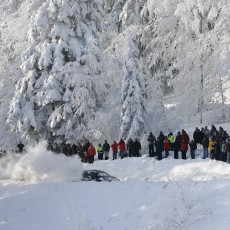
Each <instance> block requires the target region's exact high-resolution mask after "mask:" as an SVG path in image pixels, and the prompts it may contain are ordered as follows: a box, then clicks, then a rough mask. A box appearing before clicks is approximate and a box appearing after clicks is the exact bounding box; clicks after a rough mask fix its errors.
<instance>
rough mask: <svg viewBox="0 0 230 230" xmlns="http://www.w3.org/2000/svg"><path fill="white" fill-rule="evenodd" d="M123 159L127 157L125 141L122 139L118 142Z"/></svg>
mask: <svg viewBox="0 0 230 230" xmlns="http://www.w3.org/2000/svg"><path fill="white" fill-rule="evenodd" d="M118 147H119V150H120V156H121V159H123V158H124V157H125V142H124V141H123V140H122V139H121V140H120V141H119V143H118Z"/></svg>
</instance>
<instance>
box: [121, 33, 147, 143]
mask: <svg viewBox="0 0 230 230" xmlns="http://www.w3.org/2000/svg"><path fill="white" fill-rule="evenodd" d="M137 42H139V41H135V40H134V39H132V38H131V37H129V36H128V35H127V51H126V52H127V53H126V57H125V61H124V65H123V69H122V88H121V92H122V97H121V104H122V109H121V128H120V137H121V138H124V139H128V138H140V137H141V135H142V134H143V130H144V105H143V98H142V90H141V85H140V80H139V78H140V75H141V69H140V64H139V50H138V49H137V47H136V46H137V44H136V43H137Z"/></svg>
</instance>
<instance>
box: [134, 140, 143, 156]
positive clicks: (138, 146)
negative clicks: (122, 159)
mask: <svg viewBox="0 0 230 230" xmlns="http://www.w3.org/2000/svg"><path fill="white" fill-rule="evenodd" d="M140 150H141V143H140V142H139V141H138V140H137V138H136V139H135V141H134V143H133V153H134V156H135V157H139V156H140Z"/></svg>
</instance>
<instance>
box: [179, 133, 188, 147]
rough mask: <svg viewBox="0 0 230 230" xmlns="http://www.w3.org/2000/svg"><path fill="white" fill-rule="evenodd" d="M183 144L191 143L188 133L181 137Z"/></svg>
mask: <svg viewBox="0 0 230 230" xmlns="http://www.w3.org/2000/svg"><path fill="white" fill-rule="evenodd" d="M181 142H186V143H187V144H188V143H189V136H188V134H187V133H184V134H182V135H181Z"/></svg>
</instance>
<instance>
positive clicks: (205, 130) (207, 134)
mask: <svg viewBox="0 0 230 230" xmlns="http://www.w3.org/2000/svg"><path fill="white" fill-rule="evenodd" d="M203 133H204V136H206V137H208V138H209V136H210V130H209V129H208V127H207V126H205V127H204V130H203Z"/></svg>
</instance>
